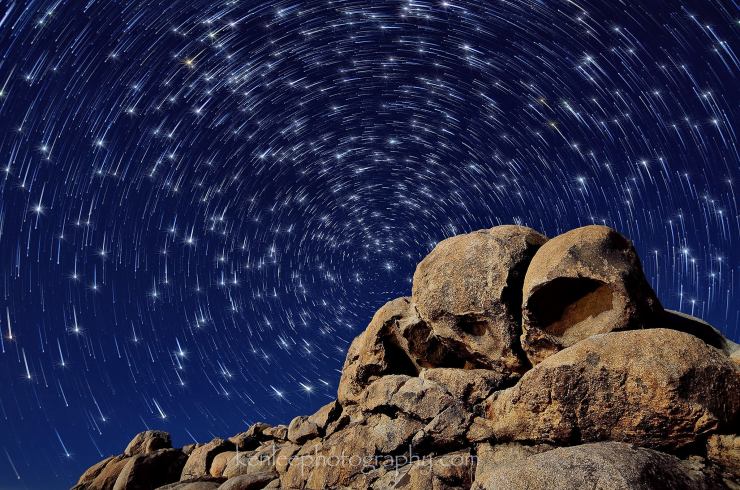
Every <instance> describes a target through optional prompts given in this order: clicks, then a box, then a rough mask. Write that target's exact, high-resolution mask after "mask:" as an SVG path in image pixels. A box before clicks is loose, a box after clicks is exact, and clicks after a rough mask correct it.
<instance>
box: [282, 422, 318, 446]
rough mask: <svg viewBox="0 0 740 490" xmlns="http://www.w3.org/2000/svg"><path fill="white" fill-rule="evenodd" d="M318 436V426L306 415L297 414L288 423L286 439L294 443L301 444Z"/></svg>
mask: <svg viewBox="0 0 740 490" xmlns="http://www.w3.org/2000/svg"><path fill="white" fill-rule="evenodd" d="M314 437H319V426H318V425H316V424H315V423H314V422H312V421H311V420H309V418H308V417H305V416H302V415H301V416H298V417H295V418H294V419H293V420H291V422H290V425H288V440H289V441H290V442H295V443H296V444H303V443H304V442H306V441H307V440H309V439H313V438H314Z"/></svg>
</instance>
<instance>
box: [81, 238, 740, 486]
mask: <svg viewBox="0 0 740 490" xmlns="http://www.w3.org/2000/svg"><path fill="white" fill-rule="evenodd" d="M739 355H740V351H739V350H738V346H737V345H736V344H734V343H733V342H731V341H729V340H728V339H726V338H724V337H723V336H722V334H721V333H720V332H719V331H718V330H716V329H715V328H713V327H712V326H711V325H709V324H707V323H706V322H703V321H701V320H699V319H697V318H693V317H689V316H687V315H684V314H682V313H678V312H671V311H663V309H662V307H661V306H660V303H659V302H658V300H657V298H656V297H655V295H654V293H653V292H652V290H651V289H650V287H649V285H648V283H647V280H646V279H645V277H644V276H643V273H642V269H641V267H640V262H639V259H638V258H637V254H636V252H635V250H634V248H633V247H632V244H631V243H630V242H629V241H628V240H627V239H626V238H624V237H622V236H621V235H619V234H618V233H617V232H615V231H614V230H611V229H609V228H606V227H600V226H589V227H584V228H579V229H577V230H573V231H571V232H568V233H566V234H564V235H561V236H559V237H555V238H553V239H552V240H550V241H547V239H545V237H544V236H542V235H541V234H539V233H537V232H535V231H533V230H530V229H529V228H524V227H520V226H500V227H496V228H492V229H490V230H481V231H479V232H475V233H470V234H467V235H462V236H459V237H453V238H450V239H448V240H444V241H443V242H441V243H440V244H439V245H437V247H435V249H434V250H433V251H432V252H431V253H430V254H429V256H428V257H427V258H425V259H424V260H423V261H422V262H421V263H420V264H419V267H418V268H417V271H416V274H415V276H414V285H413V296H412V297H411V298H398V299H395V300H392V301H389V302H388V303H387V304H385V305H384V306H383V307H381V308H380V309H379V310H378V312H377V313H376V314H375V316H374V317H373V318H372V320H371V321H370V324H369V325H368V327H367V328H366V329H365V330H364V331H363V332H362V333H361V334H360V335H359V336H358V337H357V338H356V339H355V340H354V341H353V342H352V345H351V346H350V348H349V350H348V352H347V358H346V360H345V363H344V368H343V370H342V375H341V379H340V380H339V386H338V390H337V399H336V400H333V401H331V402H329V403H327V404H326V405H324V406H323V407H321V408H319V409H318V410H317V411H316V412H315V413H314V414H312V415H308V416H299V417H296V418H294V419H293V420H292V421H290V423H289V424H288V425H277V426H274V427H272V426H270V425H268V424H264V423H257V424H254V425H252V426H251V427H249V428H247V429H246V430H244V431H243V432H239V433H238V434H236V435H234V436H232V437H228V438H224V439H219V438H217V439H214V440H212V441H211V442H208V443H205V444H195V445H189V446H187V447H185V448H182V449H172V448H171V447H170V446H171V443H170V438H169V434H167V433H164V432H160V431H147V432H143V433H141V434H138V435H137V436H136V437H135V438H134V439H133V440H132V441H131V443H130V444H129V445H128V447H127V448H126V450H125V451H124V454H121V455H118V456H113V457H110V458H107V459H105V460H103V461H101V462H100V463H97V464H96V465H94V466H92V467H91V468H90V469H88V470H87V471H86V472H85V473H84V474H83V475H82V476H81V477H80V480H79V482H78V484H77V485H76V486H75V487H74V488H75V489H78V490H83V489H88V490H111V489H115V490H126V489H130V490H133V489H144V488H146V489H154V488H157V487H159V488H160V489H161V490H209V489H220V490H245V489H247V490H250V489H262V488H265V489H268V488H283V489H293V488H295V489H304V488H305V489H317V490H318V489H325V488H331V489H335V488H336V489H340V488H341V489H345V488H348V489H355V488H357V489H368V488H370V489H390V488H392V489H405V490H417V489H418V490H426V489H430V488H431V489H439V490H444V489H469V488H476V489H527V490H538V489H543V490H560V489H563V490H565V489H568V490H570V489H572V488H600V489H614V490H622V489H624V490H627V489H654V488H676V489H689V488H691V489H694V488H696V489H705V488H706V489H710V488H711V489H714V488H733V489H734V488H738V487H740V449H739V448H740V442H738V441H740V437H739V436H738V434H737V433H736V432H737V427H738V426H739V425H740V415H739V414H740V364H738V363H739V362H740V359H739Z"/></svg>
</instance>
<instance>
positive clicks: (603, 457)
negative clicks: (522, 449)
mask: <svg viewBox="0 0 740 490" xmlns="http://www.w3.org/2000/svg"><path fill="white" fill-rule="evenodd" d="M718 484H719V482H717V481H713V480H710V479H708V478H707V477H706V476H705V475H703V474H701V473H696V472H694V471H691V469H690V468H689V467H687V465H685V464H684V463H683V462H682V461H681V460H680V459H678V458H677V457H675V456H671V455H668V454H664V453H660V452H658V451H653V450H650V449H644V448H639V447H635V446H632V445H629V444H624V443H619V442H602V443H595V444H586V445H582V446H573V447H565V448H558V449H553V450H551V451H547V452H544V453H542V454H537V455H534V456H529V457H527V458H524V459H520V460H518V461H516V462H514V463H510V464H504V465H500V466H498V467H496V468H493V469H492V470H490V471H488V472H486V474H485V477H484V478H481V479H476V482H475V485H474V487H473V488H476V489H510V490H572V489H576V488H598V489H604V490H607V489H608V490H638V489H639V490H653V489H659V488H670V489H675V490H699V489H707V490H709V489H712V488H717V485H718Z"/></svg>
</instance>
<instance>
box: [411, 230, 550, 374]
mask: <svg viewBox="0 0 740 490" xmlns="http://www.w3.org/2000/svg"><path fill="white" fill-rule="evenodd" d="M546 241H547V239H546V238H545V237H544V236H542V235H541V234H539V233H537V232H536V231H534V230H532V229H530V228H525V227H522V226H497V227H495V228H491V229H489V230H480V231H476V232H474V233H468V234H467V235H458V236H455V237H452V238H448V239H446V240H443V241H441V242H440V243H438V244H437V246H436V247H435V248H434V250H432V252H431V253H430V254H429V255H427V256H426V257H425V258H424V260H422V261H421V262H420V263H419V265H418V266H417V268H416V272H415V273H414V282H413V289H412V297H413V301H414V303H416V308H417V310H418V312H419V315H420V316H421V318H422V320H423V321H424V322H425V323H426V324H428V325H429V326H430V327H431V329H432V332H433V334H434V336H435V338H436V339H438V340H439V342H440V343H441V344H442V346H443V347H444V348H445V349H446V350H447V351H450V352H453V353H455V356H454V361H455V362H454V364H452V363H448V364H446V365H440V366H438V367H481V368H488V369H491V368H494V367H496V368H502V369H506V370H507V371H509V372H515V373H516V372H520V371H522V370H523V369H524V363H523V359H522V356H521V355H520V354H519V347H518V345H519V339H518V337H519V331H520V323H521V309H520V308H521V300H522V284H523V282H524V274H525V272H526V270H527V267H528V266H529V262H530V261H531V260H532V257H533V256H534V255H535V252H536V251H537V250H538V249H539V248H540V247H541V246H542V245H543V244H544V243H545V242H546ZM448 358H449V356H448ZM450 359H453V358H450Z"/></svg>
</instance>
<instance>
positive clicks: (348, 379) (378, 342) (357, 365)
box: [337, 298, 420, 405]
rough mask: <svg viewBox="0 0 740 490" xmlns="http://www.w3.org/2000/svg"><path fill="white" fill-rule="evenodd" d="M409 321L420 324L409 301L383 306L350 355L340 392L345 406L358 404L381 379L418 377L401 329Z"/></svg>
mask: <svg viewBox="0 0 740 490" xmlns="http://www.w3.org/2000/svg"><path fill="white" fill-rule="evenodd" d="M409 321H420V320H418V315H417V314H416V310H415V308H414V307H413V305H412V304H411V303H410V301H409V300H408V298H398V299H394V300H393V301H389V302H388V303H386V304H385V305H383V307H382V308H380V309H379V310H378V311H377V312H376V313H375V315H374V316H373V318H372V320H371V321H370V324H369V325H368V326H367V328H366V329H365V331H364V332H362V333H361V334H360V335H359V336H358V337H357V338H355V340H354V341H353V342H352V344H351V345H350V347H349V350H348V351H347V358H346V360H345V361H344V367H343V368H342V375H341V378H340V380H339V388H338V390H337V398H338V399H339V402H340V403H341V404H342V405H345V404H351V403H354V402H356V401H357V399H358V398H359V397H360V396H361V394H362V391H363V390H364V389H365V388H366V387H367V386H368V385H369V384H370V383H372V382H373V381H375V380H376V379H378V378H379V377H381V376H385V375H388V374H408V375H412V376H415V375H416V374H417V372H418V368H417V366H416V365H415V363H414V362H413V360H412V359H411V357H412V356H411V355H410V354H409V352H408V350H407V347H406V342H405V340H404V339H403V337H402V335H401V333H400V330H399V326H398V325H399V323H402V322H409Z"/></svg>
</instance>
